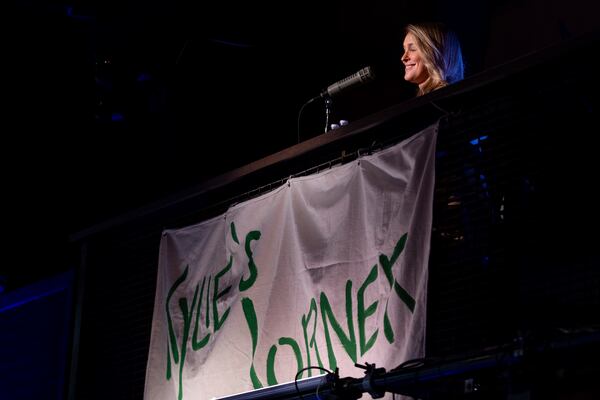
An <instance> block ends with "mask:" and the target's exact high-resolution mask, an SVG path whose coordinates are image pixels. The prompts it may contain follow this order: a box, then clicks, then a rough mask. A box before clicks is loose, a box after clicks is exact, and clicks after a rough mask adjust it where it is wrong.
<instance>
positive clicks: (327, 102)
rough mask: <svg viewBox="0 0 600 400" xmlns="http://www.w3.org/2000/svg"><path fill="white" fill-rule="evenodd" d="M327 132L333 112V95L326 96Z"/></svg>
mask: <svg viewBox="0 0 600 400" xmlns="http://www.w3.org/2000/svg"><path fill="white" fill-rule="evenodd" d="M324 99H325V133H327V132H328V131H329V115H330V114H331V103H332V100H331V97H330V96H325V97H324Z"/></svg>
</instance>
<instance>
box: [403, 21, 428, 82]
mask: <svg viewBox="0 0 600 400" xmlns="http://www.w3.org/2000/svg"><path fill="white" fill-rule="evenodd" d="M403 47H404V54H403V55H402V63H403V64H404V79H405V80H406V81H408V82H411V83H414V84H417V85H421V84H423V83H424V82H425V81H426V80H427V78H429V72H427V68H425V63H424V59H423V53H422V52H421V50H420V49H419V47H418V45H417V40H416V38H415V36H414V35H413V34H412V33H410V32H409V33H407V34H406V36H405V38H404V44H403Z"/></svg>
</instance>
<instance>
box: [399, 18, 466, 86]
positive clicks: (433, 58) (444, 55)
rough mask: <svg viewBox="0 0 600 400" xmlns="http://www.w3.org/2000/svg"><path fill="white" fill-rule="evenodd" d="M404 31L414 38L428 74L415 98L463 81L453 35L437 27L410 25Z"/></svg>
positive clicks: (431, 25) (443, 28)
mask: <svg viewBox="0 0 600 400" xmlns="http://www.w3.org/2000/svg"><path fill="white" fill-rule="evenodd" d="M404 31H405V34H408V33H411V34H412V35H413V36H414V37H415V39H416V41H417V47H418V48H419V50H421V53H422V55H423V62H424V65H425V68H426V69H427V72H428V73H429V78H427V80H426V81H425V83H424V84H423V85H422V86H420V87H419V91H418V93H417V96H422V95H424V94H426V93H429V92H431V91H433V90H435V89H439V88H442V87H444V86H447V85H449V84H451V83H454V82H457V81H460V80H462V79H463V77H464V65H463V59H462V52H461V49H460V42H459V40H458V37H457V36H456V34H455V33H454V32H452V31H450V30H448V29H446V27H445V26H444V25H443V24H440V23H422V24H410V25H407V26H406V28H405V30H404Z"/></svg>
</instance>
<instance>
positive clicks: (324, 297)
mask: <svg viewBox="0 0 600 400" xmlns="http://www.w3.org/2000/svg"><path fill="white" fill-rule="evenodd" d="M436 135H437V124H436V125H433V126H430V127H429V128H427V129H425V130H423V131H422V132H420V133H418V134H415V135H413V136H412V137H410V138H409V139H407V140H404V141H402V142H400V143H398V144H396V145H394V146H393V147H389V148H387V149H385V150H381V151H379V152H378V153H376V154H373V155H368V156H362V157H359V158H358V159H357V160H355V161H352V162H351V163H348V164H345V165H340V166H335V167H332V168H330V169H327V170H326V171H323V172H320V173H317V174H314V175H310V176H304V177H299V178H293V179H290V180H289V181H288V182H287V183H286V184H285V185H283V186H281V187H280V188H278V189H277V190H274V191H272V192H269V193H267V194H265V195H263V196H261V197H258V198H254V199H252V200H249V201H246V202H244V203H241V204H238V205H236V206H233V207H231V208H230V209H229V210H228V211H227V212H226V213H225V214H224V215H220V216H218V217H216V218H213V219H210V220H208V221H204V222H202V223H199V224H197V225H193V226H189V227H186V228H183V229H177V230H166V231H164V232H163V236H162V240H161V243H160V256H159V267H158V280H157V287H156V300H155V307H154V316H153V322H152V335H151V341H150V349H149V356H148V366H147V371H146V387H145V395H144V398H145V399H146V400H182V399H194V400H207V399H211V398H214V397H222V396H226V395H230V394H234V393H240V392H244V391H249V390H252V389H257V388H261V387H265V386H270V385H274V384H277V383H285V382H293V381H294V378H295V376H296V374H297V372H298V371H300V370H302V369H303V368H306V367H310V366H317V367H322V368H326V369H329V370H332V371H333V370H334V369H335V368H336V367H339V373H340V376H342V377H346V376H354V377H358V378H360V377H362V376H364V371H363V370H361V369H358V368H356V367H355V366H354V364H355V363H362V364H364V363H365V362H368V363H371V364H372V363H376V365H377V366H378V367H385V368H386V369H388V370H389V369H391V368H393V367H396V366H397V365H399V364H400V363H402V362H403V361H406V360H408V359H413V358H417V357H422V356H423V355H424V349H425V320H426V295H427V276H428V273H427V265H428V258H429V244H430V235H431V214H432V202H433V187H434V161H435V142H436ZM320 373H322V372H321V371H320V370H317V369H309V370H305V371H303V373H302V374H301V375H300V376H299V378H306V377H310V376H315V375H317V374H320Z"/></svg>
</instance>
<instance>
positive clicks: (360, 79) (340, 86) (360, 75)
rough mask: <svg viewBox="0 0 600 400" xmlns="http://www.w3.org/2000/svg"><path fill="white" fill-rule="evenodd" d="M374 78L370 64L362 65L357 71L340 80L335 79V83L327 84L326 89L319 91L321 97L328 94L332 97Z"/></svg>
mask: <svg viewBox="0 0 600 400" xmlns="http://www.w3.org/2000/svg"><path fill="white" fill-rule="evenodd" d="M373 79H375V74H374V73H373V71H372V70H371V67H370V66H367V67H364V68H363V69H361V70H360V71H358V72H355V73H354V74H352V75H350V76H348V77H346V78H344V79H342V80H341V81H337V82H336V83H334V84H332V85H329V86H327V89H325V90H323V91H322V92H321V95H320V96H321V97H325V96H329V97H333V96H336V95H338V94H340V93H341V92H343V91H345V90H346V89H349V88H351V87H354V86H358V85H362V84H364V83H367V82H370V81H372V80H373Z"/></svg>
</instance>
